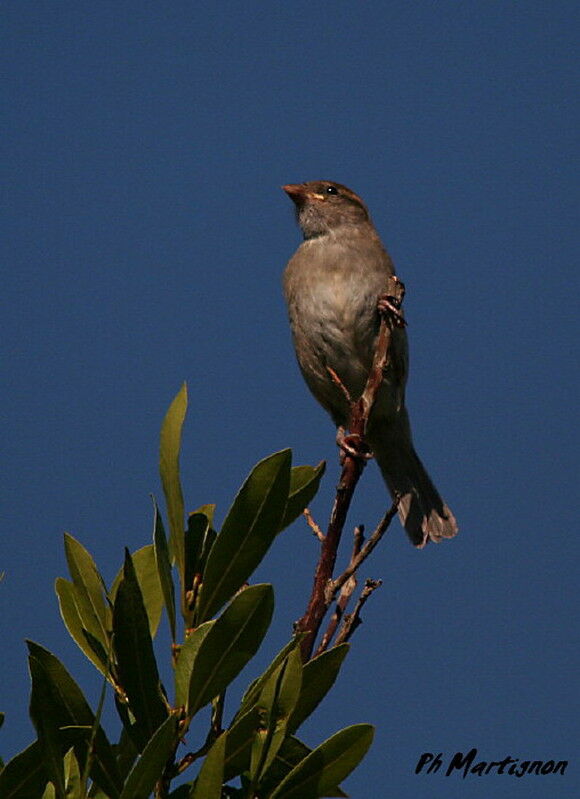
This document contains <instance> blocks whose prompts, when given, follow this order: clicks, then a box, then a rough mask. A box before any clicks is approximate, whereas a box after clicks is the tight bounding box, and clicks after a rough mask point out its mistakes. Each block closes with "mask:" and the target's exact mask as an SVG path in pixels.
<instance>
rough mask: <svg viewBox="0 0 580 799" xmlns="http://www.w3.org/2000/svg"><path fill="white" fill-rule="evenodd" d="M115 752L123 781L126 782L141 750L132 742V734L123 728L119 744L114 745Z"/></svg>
mask: <svg viewBox="0 0 580 799" xmlns="http://www.w3.org/2000/svg"><path fill="white" fill-rule="evenodd" d="M113 751H114V752H115V757H116V759H117V765H118V766H119V772H120V773H121V777H122V779H123V781H125V778H126V777H127V774H128V773H129V772H130V771H131V769H132V768H133V763H134V762H135V760H136V759H137V755H138V754H139V749H138V748H137V747H136V746H135V744H134V743H133V741H132V740H131V736H130V734H129V733H128V732H127V730H126V729H125V728H123V730H122V732H121V737H120V739H119V743H118V744H114V746H113Z"/></svg>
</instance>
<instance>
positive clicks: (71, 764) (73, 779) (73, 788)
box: [64, 749, 81, 799]
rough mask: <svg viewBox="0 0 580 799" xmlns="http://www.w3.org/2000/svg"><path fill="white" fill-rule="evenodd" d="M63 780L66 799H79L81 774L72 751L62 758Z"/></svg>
mask: <svg viewBox="0 0 580 799" xmlns="http://www.w3.org/2000/svg"><path fill="white" fill-rule="evenodd" d="M64 778H65V788H66V796H67V799H80V796H81V772H80V768H79V764H78V760H77V759H76V756H75V752H74V749H69V751H68V752H67V753H66V755H65V756H64Z"/></svg>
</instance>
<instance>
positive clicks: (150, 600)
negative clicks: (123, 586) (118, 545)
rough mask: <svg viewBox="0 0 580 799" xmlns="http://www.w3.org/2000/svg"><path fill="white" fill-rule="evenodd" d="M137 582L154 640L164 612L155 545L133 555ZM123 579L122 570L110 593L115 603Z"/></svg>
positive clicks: (143, 548) (149, 545)
mask: <svg viewBox="0 0 580 799" xmlns="http://www.w3.org/2000/svg"><path fill="white" fill-rule="evenodd" d="M131 560H132V561H133V567H134V569H135V574H136V575H137V581H138V583H139V587H140V589H141V596H142V599H143V604H144V605H145V610H146V611H147V618H148V619H149V632H150V633H151V637H152V638H154V637H155V634H156V632H157V628H158V626H159V621H160V619H161V613H162V611H163V591H162V589H161V582H160V580H159V574H158V571H157V563H156V561H155V549H154V547H153V544H147V545H146V546H144V547H141V549H138V550H137V551H136V552H133V554H132V555H131ZM122 579H123V569H120V570H119V572H118V574H117V576H116V577H115V579H114V580H113V585H112V586H111V590H110V592H109V595H110V598H111V601H112V602H114V601H115V597H116V595H117V589H118V587H119V583H120V582H121V580H122Z"/></svg>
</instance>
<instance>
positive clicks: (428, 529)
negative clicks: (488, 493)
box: [368, 429, 458, 549]
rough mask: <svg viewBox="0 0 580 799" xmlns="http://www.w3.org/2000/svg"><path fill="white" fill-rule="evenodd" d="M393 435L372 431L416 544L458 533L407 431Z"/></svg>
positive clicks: (389, 484)
mask: <svg viewBox="0 0 580 799" xmlns="http://www.w3.org/2000/svg"><path fill="white" fill-rule="evenodd" d="M389 432H390V435H387V436H385V435H378V436H377V434H376V430H375V434H374V435H371V434H369V436H368V438H369V444H370V445H371V447H372V449H373V452H374V455H375V458H376V460H377V463H378V465H379V468H380V470H381V473H382V475H383V479H384V481H385V483H386V484H387V487H388V489H389V491H390V493H391V496H393V497H394V496H399V497H400V501H399V517H400V519H401V524H402V525H403V527H404V528H405V530H406V532H407V535H408V536H409V538H410V539H411V542H412V544H413V545H414V546H416V547H418V548H419V549H422V548H423V547H424V546H425V545H426V544H427V542H428V541H429V540H431V541H435V542H436V543H439V542H440V541H442V540H443V539H444V538H453V536H454V535H456V534H457V530H458V527H457V522H456V520H455V516H454V515H453V513H452V512H451V510H450V509H449V507H448V506H447V505H446V504H445V502H444V501H443V500H442V498H441V496H440V494H439V492H438V491H437V489H436V488H435V486H434V485H433V482H432V480H431V478H430V477H429V475H428V474H427V471H426V469H425V467H424V466H423V464H422V463H421V461H420V459H419V456H418V455H417V453H416V452H415V450H414V448H413V444H412V442H411V439H410V436H408V435H406V431H404V430H403V429H400V430H396V431H394V430H392V429H391V430H390V431H389Z"/></svg>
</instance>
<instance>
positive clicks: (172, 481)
mask: <svg viewBox="0 0 580 799" xmlns="http://www.w3.org/2000/svg"><path fill="white" fill-rule="evenodd" d="M186 411H187V386H186V384H185V383H184V384H183V385H182V387H181V388H180V390H179V392H178V393H177V395H176V396H175V398H174V400H173V402H172V403H171V405H170V406H169V410H168V411H167V413H166V415H165V419H164V420H163V424H162V426H161V440H160V446H159V471H160V473H161V483H162V485H163V493H164V494H165V501H166V503H167V515H168V518H169V529H170V531H171V532H170V539H169V550H170V552H171V555H172V557H173V558H175V560H176V561H177V565H178V568H179V573H180V575H181V576H182V577H183V493H182V491H181V480H180V477H179V450H180V448H181V429H182V427H183V421H184V419H185V414H186Z"/></svg>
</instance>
